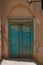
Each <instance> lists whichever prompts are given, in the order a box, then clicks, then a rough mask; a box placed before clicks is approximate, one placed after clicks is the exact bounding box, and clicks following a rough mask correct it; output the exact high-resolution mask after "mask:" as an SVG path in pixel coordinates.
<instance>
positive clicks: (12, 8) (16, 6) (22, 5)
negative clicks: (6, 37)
mask: <svg viewBox="0 0 43 65" xmlns="http://www.w3.org/2000/svg"><path fill="white" fill-rule="evenodd" d="M18 7H23V8H26V9H27V10H28V11H29V12H30V13H31V15H32V16H33V17H35V13H34V11H33V9H32V8H31V7H30V4H28V3H24V2H19V3H16V4H14V6H12V7H11V8H10V10H9V11H8V12H7V15H6V16H7V17H8V16H9V15H10V14H11V12H12V11H13V10H15V9H16V8H18Z"/></svg>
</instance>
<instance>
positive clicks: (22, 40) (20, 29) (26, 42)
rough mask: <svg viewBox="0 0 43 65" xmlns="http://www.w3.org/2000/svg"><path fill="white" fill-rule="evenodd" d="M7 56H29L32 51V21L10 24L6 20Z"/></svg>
mask: <svg viewBox="0 0 43 65" xmlns="http://www.w3.org/2000/svg"><path fill="white" fill-rule="evenodd" d="M8 39H9V56H10V57H30V56H31V55H32V53H33V40H34V38H33V23H30V25H23V24H22V25H11V24H10V21H9V22H8Z"/></svg>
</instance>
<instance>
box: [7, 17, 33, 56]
mask: <svg viewBox="0 0 43 65" xmlns="http://www.w3.org/2000/svg"><path fill="white" fill-rule="evenodd" d="M8 21H10V22H11V24H12V22H13V24H14V25H20V24H23V25H26V24H28V25H29V23H32V24H33V36H34V21H33V18H8ZM20 21H21V22H20ZM22 21H23V22H22ZM33 46H34V37H33ZM32 53H34V50H33V51H32ZM8 55H9V50H8ZM31 57H33V54H32V55H31Z"/></svg>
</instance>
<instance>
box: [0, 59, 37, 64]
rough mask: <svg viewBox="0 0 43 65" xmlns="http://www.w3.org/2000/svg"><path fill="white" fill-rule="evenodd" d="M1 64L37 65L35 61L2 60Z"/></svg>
mask: <svg viewBox="0 0 43 65" xmlns="http://www.w3.org/2000/svg"><path fill="white" fill-rule="evenodd" d="M1 65H37V64H36V63H35V62H26V61H12V60H5V59H4V60H3V61H2V62H1Z"/></svg>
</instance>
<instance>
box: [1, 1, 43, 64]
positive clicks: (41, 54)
mask: <svg viewBox="0 0 43 65" xmlns="http://www.w3.org/2000/svg"><path fill="white" fill-rule="evenodd" d="M18 3H19V4H18ZM1 9H2V11H1V15H2V29H3V30H2V33H3V49H4V51H3V54H2V55H3V56H4V57H6V56H8V49H6V46H8V44H7V43H8V39H7V38H8V36H6V35H7V32H8V29H7V30H6V28H7V25H6V23H5V22H6V21H7V17H9V16H19V17H20V16H21V17H30V16H31V17H33V16H34V58H35V59H36V60H37V61H39V62H40V63H43V50H42V49H43V11H42V10H41V2H35V3H32V4H29V3H28V2H27V0H11V1H10V0H4V1H3V2H2V7H1ZM6 41H7V43H6ZM7 48H8V47H7Z"/></svg>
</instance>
